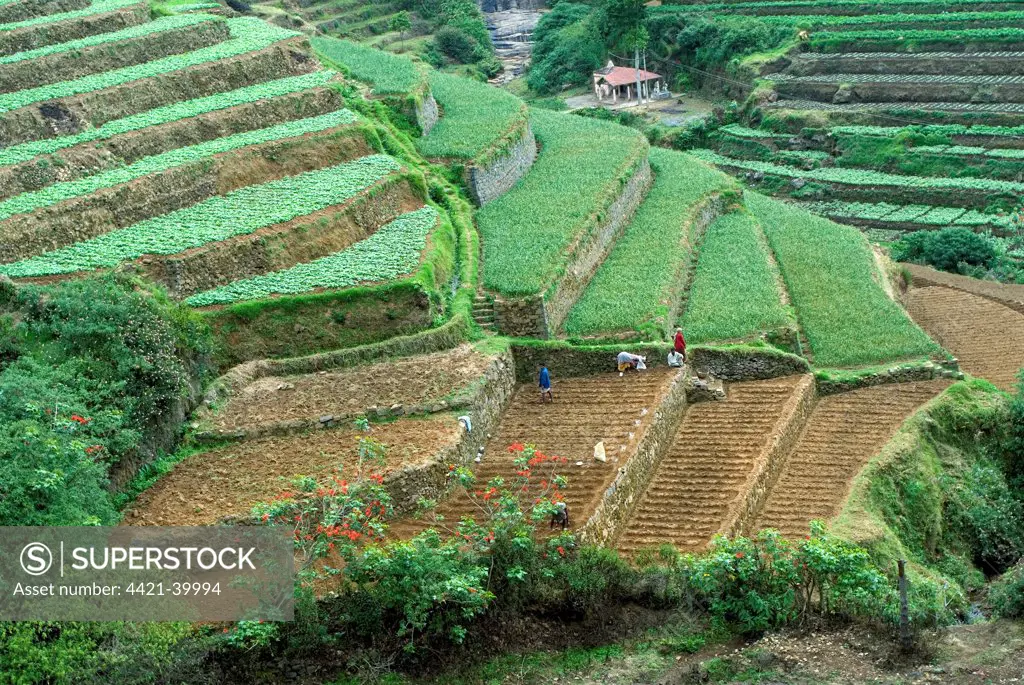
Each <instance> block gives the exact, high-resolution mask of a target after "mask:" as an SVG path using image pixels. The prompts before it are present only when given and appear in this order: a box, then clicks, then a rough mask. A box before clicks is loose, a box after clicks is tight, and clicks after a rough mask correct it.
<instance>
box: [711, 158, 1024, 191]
mask: <svg viewBox="0 0 1024 685" xmlns="http://www.w3.org/2000/svg"><path fill="white" fill-rule="evenodd" d="M692 154H693V155H695V156H696V157H698V158H700V159H702V160H704V161H705V162H710V163H711V164H717V165H720V166H726V167H731V168H734V169H745V170H748V171H756V172H761V173H764V174H771V175H772V176H781V177H785V178H803V179H806V180H812V181H825V182H829V183H842V184H846V185H863V186H890V187H894V188H921V189H929V190H950V191H956V190H965V189H970V190H981V191H990V192H994V193H1000V192H1003V193H1015V194H1018V195H1019V194H1024V183H1016V182H1013V181H998V180H993V179H987V178H944V177H939V176H901V175H899V174H887V173H885V172H881V171H872V170H870V169H846V168H821V169H795V168H793V167H787V166H782V165H780V164H772V163H770V162H759V161H756V160H746V159H734V158H731V157H725V156H723V155H719V154H717V153H715V152H711V151H710V150H694V151H693V152H692Z"/></svg>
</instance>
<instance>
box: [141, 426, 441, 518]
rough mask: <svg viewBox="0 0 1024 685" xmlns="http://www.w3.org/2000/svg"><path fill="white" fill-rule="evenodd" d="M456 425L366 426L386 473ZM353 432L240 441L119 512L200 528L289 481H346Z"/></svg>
mask: <svg viewBox="0 0 1024 685" xmlns="http://www.w3.org/2000/svg"><path fill="white" fill-rule="evenodd" d="M459 431H460V428H459V423H458V421H457V420H456V418H455V417H454V416H452V415H450V414H438V415H434V416H431V417H429V418H422V419H402V420H399V421H395V422H393V423H388V424H383V425H375V426H373V429H372V432H371V436H372V437H373V438H375V439H376V440H379V441H380V442H381V443H383V444H384V446H385V447H386V449H387V453H386V454H387V456H386V458H387V463H386V466H385V467H384V468H383V469H379V468H378V469H374V470H375V471H377V472H383V473H386V472H388V471H391V470H394V469H397V468H400V467H402V466H407V465H414V464H421V463H423V462H426V461H429V460H430V459H431V458H433V457H434V456H435V455H436V454H437V453H438V452H440V451H441V450H442V449H444V448H445V447H448V446H450V445H454V444H455V443H456V442H457V441H458V439H459ZM359 435H361V434H360V433H358V432H357V431H356V430H355V429H354V428H339V429H336V430H323V431H317V432H315V433H309V434H306V435H296V436H289V437H269V438H262V439H259V440H252V441H249V442H241V443H237V444H234V445H229V446H227V447H221V448H218V449H213V450H210V451H209V452H203V453H201V454H196V455H194V456H192V457H189V458H188V459H186V460H185V461H183V462H181V463H180V464H178V465H177V466H176V467H175V468H174V470H173V471H171V472H170V473H168V474H167V475H165V476H164V477H163V478H161V479H160V480H159V482H157V483H156V484H155V485H154V486H153V487H152V488H150V489H149V490H146V491H145V492H143V493H142V494H141V495H140V496H139V498H138V499H137V500H136V501H135V503H134V504H133V505H131V506H130V507H129V508H128V510H127V512H126V514H125V523H127V524H128V525H135V526H143V525H150V526H206V525H213V524H215V523H217V522H218V521H220V520H222V519H223V518H225V517H228V516H241V515H245V514H247V513H248V512H249V511H250V509H251V508H252V506H253V505H254V504H256V503H258V502H261V501H265V500H268V499H270V498H271V497H274V496H275V495H278V494H280V493H281V492H283V491H285V490H287V489H288V480H289V479H290V478H292V477H294V476H312V477H314V478H316V479H317V480H322V481H326V480H328V479H329V478H331V477H332V476H334V475H338V474H340V475H341V476H342V477H351V476H350V475H346V474H348V472H349V470H351V469H353V468H354V467H355V465H356V463H357V459H358V455H357V442H356V440H357V438H358V437H359Z"/></svg>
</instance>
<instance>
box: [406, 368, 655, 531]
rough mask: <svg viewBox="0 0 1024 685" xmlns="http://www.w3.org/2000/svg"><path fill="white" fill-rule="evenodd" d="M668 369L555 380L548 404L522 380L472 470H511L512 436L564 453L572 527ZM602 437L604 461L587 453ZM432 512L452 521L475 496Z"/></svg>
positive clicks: (620, 456)
mask: <svg viewBox="0 0 1024 685" xmlns="http://www.w3.org/2000/svg"><path fill="white" fill-rule="evenodd" d="M674 375H675V374H674V372H673V371H669V370H663V369H660V370H651V371H645V372H643V373H640V374H636V373H629V374H627V375H626V376H624V377H620V376H619V375H618V374H603V375H600V376H590V377H586V378H570V379H566V380H561V381H559V380H555V382H554V384H553V391H554V396H555V401H554V403H552V404H540V403H539V402H538V395H537V389H536V388H535V387H534V386H533V385H525V386H520V387H519V388H518V389H517V390H516V393H515V395H514V397H513V398H512V402H511V404H510V405H509V408H508V409H507V410H506V412H505V415H504V416H503V417H502V419H501V423H500V425H499V427H498V429H497V430H496V431H495V433H494V436H493V437H492V439H491V440H490V441H489V442H488V444H487V448H486V451H485V453H484V457H483V460H482V462H481V463H480V464H478V465H476V468H474V469H473V471H474V473H475V474H476V476H477V478H478V480H479V482H487V481H488V480H490V479H491V478H494V477H495V476H504V477H505V478H511V477H513V476H514V475H515V466H514V463H513V462H514V459H515V457H514V456H513V455H512V454H510V453H509V451H508V446H509V445H511V444H512V443H516V442H520V443H524V444H533V445H535V446H536V447H537V449H539V450H541V451H542V452H544V453H545V454H549V455H557V456H560V457H566V458H568V459H569V463H568V464H567V465H565V467H564V470H560V471H559V473H560V474H561V475H564V476H565V477H566V478H567V479H568V481H569V484H568V487H567V488H566V489H565V490H564V491H563V492H564V495H565V501H566V503H567V504H568V506H569V512H570V518H571V519H572V524H573V527H579V526H581V525H583V524H584V523H585V522H586V520H587V518H589V516H590V515H591V513H593V510H594V508H595V507H596V506H597V502H598V500H599V499H600V497H601V494H602V493H603V492H604V490H605V488H606V487H607V486H608V484H609V482H610V481H611V480H612V479H613V478H614V477H615V474H616V472H617V471H618V469H619V467H620V466H621V465H622V464H623V463H624V462H625V460H626V459H627V458H629V456H631V455H632V454H633V453H634V452H635V451H636V448H637V445H638V444H639V443H640V440H641V438H642V437H643V434H644V431H645V430H646V429H647V427H648V425H649V424H650V421H651V419H652V418H653V417H654V411H655V409H656V408H657V406H658V405H659V404H660V402H661V400H662V398H664V396H665V394H666V393H667V391H668V389H669V386H670V384H671V382H672V378H673V377H674ZM602 440H603V441H604V444H605V450H606V452H607V455H608V461H607V462H606V463H601V462H598V461H595V460H594V457H593V454H594V445H596V444H597V443H598V442H600V441H602ZM578 462H582V465H577V463H578ZM438 513H439V514H443V515H444V517H445V520H446V521H450V522H456V521H458V520H459V518H460V517H462V516H464V515H472V514H475V513H476V511H475V507H474V504H473V501H472V500H471V499H470V497H469V496H468V495H466V494H465V492H462V493H455V494H453V495H452V496H451V497H450V498H449V499H448V500H447V501H445V502H444V503H442V504H441V506H440V507H438ZM425 527H426V525H425V524H424V523H423V522H420V521H408V520H407V521H402V522H398V523H396V524H395V526H393V527H392V533H393V534H394V535H395V536H398V537H407V536H409V535H412V534H415V533H416V532H419V531H420V530H422V529H424V528H425Z"/></svg>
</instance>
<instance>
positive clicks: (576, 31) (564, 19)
mask: <svg viewBox="0 0 1024 685" xmlns="http://www.w3.org/2000/svg"><path fill="white" fill-rule="evenodd" d="M533 37H534V41H535V42H534V46H533V54H532V62H531V65H530V71H529V73H528V74H527V76H526V81H527V83H528V84H529V85H530V88H532V89H533V90H535V91H537V92H539V93H553V92H555V91H557V90H559V89H561V88H562V87H564V86H569V85H580V84H584V83H587V82H588V81H589V80H590V78H591V75H592V74H593V73H594V71H595V70H596V69H599V68H600V67H601V65H602V63H603V60H604V42H603V41H602V39H601V34H600V32H599V30H598V26H597V21H596V18H595V17H594V15H593V8H592V7H590V6H588V5H584V4H580V3H574V2H560V3H559V4H558V5H556V6H555V7H554V9H552V10H551V11H550V12H547V13H545V14H544V15H543V16H542V17H541V19H540V21H539V22H537V28H536V30H535V31H534V34H533Z"/></svg>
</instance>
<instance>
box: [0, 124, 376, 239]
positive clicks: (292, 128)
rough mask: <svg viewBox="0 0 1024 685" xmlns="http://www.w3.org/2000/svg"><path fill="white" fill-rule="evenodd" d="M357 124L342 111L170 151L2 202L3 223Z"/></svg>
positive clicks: (0, 204) (0, 206)
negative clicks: (219, 158) (254, 148)
mask: <svg viewBox="0 0 1024 685" xmlns="http://www.w3.org/2000/svg"><path fill="white" fill-rule="evenodd" d="M355 121H356V117H355V115H354V114H353V113H352V112H350V111H348V110H345V109H342V110H338V111H335V112H329V113H328V114H322V115H320V116H317V117H310V118H308V119H300V120H298V121H288V122H285V123H283V124H277V125H275V126H270V127H268V128H262V129H257V130H255V131H245V132H243V133H236V134H235V135H233V136H226V137H224V138H215V139H213V140H210V141H207V142H205V143H199V144H198V145H190V146H188V147H182V148H177V149H174V150H169V151H168V152H164V153H162V154H159V155H153V156H152V157H143V158H142V159H140V160H139V161H137V162H135V163H133V164H129V165H127V166H123V167H118V168H115V169H111V170H110V171H104V172H101V173H98V174H94V175H92V176H86V177H84V178H79V179H75V180H74V181H65V182H63V183H55V184H53V185H50V186H46V187H45V188H42V189H40V190H36V191H33V192H29V193H22V194H21V195H17V196H15V197H12V198H10V199H8V200H4V201H3V202H0V220H3V219H6V218H8V217H11V216H14V215H15V214H25V213H28V212H32V211H34V210H37V209H40V208H42V207H49V206H52V205H55V204H57V203H58V202H63V201H64V200H69V199H71V198H75V197H80V196H82V195H88V194H90V193H94V192H96V191H97V190H102V189H104V188H111V187H113V186H116V185H120V184H122V183H128V182H129V181H133V180H135V179H138V178H141V177H142V176H146V175H148V174H155V173H159V172H161V171H166V170H168V169H172V168H174V167H180V166H183V165H185V164H189V163H192V162H197V161H200V160H203V159H206V158H209V157H212V156H213V155H217V154H221V153H224V152H230V151H231V150H237V149H239V148H243V147H248V146H250V145H259V144H261V143H268V142H272V141H275V140H282V139H285V138H294V137H298V136H303V135H306V134H307V133H315V132H319V131H326V130H328V129H331V128H335V127H338V126H346V125H349V124H352V123H355Z"/></svg>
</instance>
